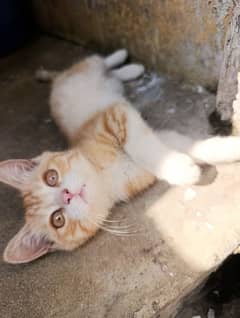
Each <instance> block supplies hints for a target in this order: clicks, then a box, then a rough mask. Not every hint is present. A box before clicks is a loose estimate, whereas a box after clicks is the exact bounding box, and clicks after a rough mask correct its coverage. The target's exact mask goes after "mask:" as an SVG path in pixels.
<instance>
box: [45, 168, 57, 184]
mask: <svg viewBox="0 0 240 318" xmlns="http://www.w3.org/2000/svg"><path fill="white" fill-rule="evenodd" d="M43 179H44V181H45V182H46V184H47V185H49V186H50V187H55V186H56V185H57V184H58V173H57V171H56V170H54V169H49V170H47V171H46V172H45V174H44V176H43Z"/></svg>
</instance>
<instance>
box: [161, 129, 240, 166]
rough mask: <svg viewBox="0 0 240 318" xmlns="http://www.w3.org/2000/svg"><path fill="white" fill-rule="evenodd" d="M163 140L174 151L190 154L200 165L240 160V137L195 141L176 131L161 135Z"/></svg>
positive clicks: (165, 132)
mask: <svg viewBox="0 0 240 318" xmlns="http://www.w3.org/2000/svg"><path fill="white" fill-rule="evenodd" d="M160 138H161V140H162V141H163V142H164V143H166V144H167V145H168V146H171V147H173V148H174V149H176V150H178V151H181V152H184V153H187V154H189V155H190V156H191V157H192V158H194V159H195V160H196V161H197V162H199V163H208V164H218V163H229V162H234V161H238V160H240V137H236V136H228V137H219V136H216V137H211V138H208V139H205V140H198V141H195V140H193V139H191V138H189V137H188V136H184V135H181V134H178V133H177V132H174V131H164V132H161V133H160Z"/></svg>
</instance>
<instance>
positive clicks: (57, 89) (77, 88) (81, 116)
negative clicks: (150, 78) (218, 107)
mask: <svg viewBox="0 0 240 318" xmlns="http://www.w3.org/2000/svg"><path fill="white" fill-rule="evenodd" d="M126 57H127V52H126V50H119V51H117V52H115V53H114V54H112V55H110V56H108V57H106V58H102V57H100V56H92V57H89V58H86V59H84V60H83V61H82V62H80V63H78V64H75V65H73V66H72V67H71V68H69V69H68V70H66V71H64V72H62V73H60V74H57V73H54V72H52V73H51V72H47V71H42V73H41V74H40V76H41V78H42V79H45V80H48V79H52V80H53V86H52V91H51V97H50V106H51V113H52V116H53V117H54V119H55V120H56V122H57V124H58V126H59V127H60V129H61V130H62V132H63V133H64V134H65V136H66V137H67V139H68V141H69V143H70V145H71V146H70V148H69V150H65V151H62V152H44V153H43V154H42V155H40V156H39V157H37V158H34V159H30V160H28V159H23V160H7V161H4V162H1V163H0V181H2V182H4V183H6V184H8V185H10V186H13V187H15V188H17V189H18V190H20V191H21V194H22V197H23V202H24V207H25V209H26V214H25V220H26V221H25V225H24V226H23V227H22V229H20V231H19V232H18V233H17V234H16V235H15V236H14V237H13V238H12V239H11V240H10V242H9V243H8V245H7V247H6V249H5V251H4V260H5V261H6V262H9V263H15V264H16V263H25V262H29V261H32V260H34V259H36V258H38V257H40V256H42V255H44V254H46V253H48V252H50V251H54V250H73V249H74V248H76V247H78V246H80V245H82V244H83V243H84V242H86V241H87V240H88V239H89V238H91V237H92V236H93V235H94V234H95V233H96V231H97V230H98V229H99V228H101V227H104V224H106V223H105V221H106V219H107V217H108V215H109V212H110V210H111V208H112V207H113V205H114V204H115V203H116V202H118V201H121V200H128V199H130V198H131V197H133V196H134V195H136V194H137V193H139V192H140V191H142V190H144V189H146V188H147V187H149V186H150V185H152V184H153V183H154V182H155V180H156V179H161V180H166V181H167V182H169V183H170V184H174V185H184V184H192V183H196V182H197V181H198V180H199V178H200V169H199V167H198V165H197V164H196V163H195V162H206V163H217V162H225V161H226V162H231V161H234V160H238V159H239V158H240V138H238V137H226V138H220V137H215V138H210V139H208V140H205V141H199V142H197V143H194V142H193V141H192V140H191V139H189V138H187V137H185V136H181V135H179V134H177V133H175V132H172V131H165V132H161V133H159V134H156V133H154V132H153V131H152V129H151V128H150V127H149V126H148V125H147V124H146V123H145V122H144V120H143V119H142V118H141V116H140V114H139V113H138V112H137V111H136V110H135V109H134V108H133V107H132V106H131V104H130V103H129V102H128V100H127V99H126V98H125V96H124V94H123V85H122V82H123V81H128V80H131V79H135V78H137V77H138V76H140V75H141V74H142V73H143V72H144V67H143V66H142V65H138V64H129V65H125V66H123V67H120V68H116V67H117V66H119V65H120V64H122V63H123V62H124V61H125V59H126ZM114 68H115V69H114Z"/></svg>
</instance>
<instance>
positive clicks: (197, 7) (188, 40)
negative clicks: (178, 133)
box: [33, 0, 234, 89]
mask: <svg viewBox="0 0 240 318" xmlns="http://www.w3.org/2000/svg"><path fill="white" fill-rule="evenodd" d="M33 3H34V10H35V13H36V18H37V21H38V22H39V24H40V26H41V27H42V29H43V30H45V31H47V32H48V33H52V34H56V35H59V36H61V37H63V38H65V39H69V40H73V41H75V42H78V43H83V44H86V45H88V46H93V45H94V46H95V47H96V46H97V47H98V48H99V49H101V50H110V49H113V48H119V47H127V48H128V49H129V51H130V53H131V54H132V55H133V56H134V57H136V58H137V59H139V60H141V61H143V62H144V63H146V64H147V65H148V66H150V67H153V68H155V69H157V70H159V71H161V72H166V73H168V74H171V75H173V76H175V77H177V78H180V79H184V80H187V81H191V82H194V83H198V84H202V85H204V86H206V87H209V88H213V89H214V88H216V85H217V81H218V76H219V69H220V65H221V60H222V56H223V44H224V38H225V33H226V28H227V26H228V23H229V20H230V17H231V14H232V9H233V7H234V4H233V1H232V0H212V1H210V0H209V1H208V0H75V1H69V0H34V1H33Z"/></svg>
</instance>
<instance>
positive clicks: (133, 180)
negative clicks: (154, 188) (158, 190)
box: [103, 153, 156, 201]
mask: <svg viewBox="0 0 240 318" xmlns="http://www.w3.org/2000/svg"><path fill="white" fill-rule="evenodd" d="M103 175H104V178H105V181H106V182H107V185H108V188H109V191H110V193H111V196H112V197H113V198H114V201H120V200H127V199H130V198H132V197H134V196H135V195H137V194H138V193H140V192H141V191H143V190H145V189H147V188H148V187H149V186H150V185H152V184H154V182H155V181H156V178H155V177H154V176H153V175H152V174H151V173H149V172H147V171H146V170H144V169H142V168H141V167H139V166H138V165H136V164H135V162H133V161H132V160H131V158H130V157H129V156H128V155H127V154H125V153H121V154H119V156H118V157H117V158H115V160H114V162H112V164H111V165H109V166H108V167H106V168H105V170H104V172H103Z"/></svg>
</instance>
